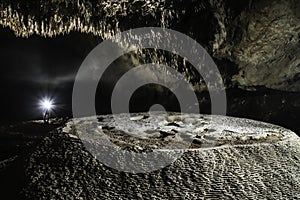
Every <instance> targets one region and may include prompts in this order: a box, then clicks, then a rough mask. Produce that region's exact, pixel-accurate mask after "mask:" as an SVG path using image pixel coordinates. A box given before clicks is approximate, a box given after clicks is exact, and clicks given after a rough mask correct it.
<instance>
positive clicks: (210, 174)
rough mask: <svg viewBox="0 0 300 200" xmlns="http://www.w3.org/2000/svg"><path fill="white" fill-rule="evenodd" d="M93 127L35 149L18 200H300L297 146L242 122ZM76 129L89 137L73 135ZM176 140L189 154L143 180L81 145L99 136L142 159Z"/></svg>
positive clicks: (122, 121)
mask: <svg viewBox="0 0 300 200" xmlns="http://www.w3.org/2000/svg"><path fill="white" fill-rule="evenodd" d="M93 119H97V118H82V119H74V120H72V121H69V122H68V123H67V124H66V126H64V127H62V128H59V129H58V130H57V131H56V132H53V133H52V134H51V136H49V137H47V138H45V139H44V141H43V142H42V143H41V144H40V145H39V147H38V148H37V149H36V150H35V152H34V153H33V154H32V155H31V157H30V159H28V162H27V168H26V177H27V179H28V186H27V187H26V188H25V189H24V191H23V194H24V195H25V196H26V197H27V198H28V199H31V198H33V197H35V198H45V199H65V198H70V199H82V198H83V199H107V198H110V199H266V198H267V199H299V198H300V196H299V190H300V188H299V185H300V179H299V173H300V148H299V147H300V139H299V137H298V136H297V135H295V134H294V133H293V132H291V131H289V130H287V129H284V128H281V127H279V126H275V125H271V124H267V123H263V122H258V121H253V120H248V119H238V118H232V117H226V116H212V118H211V117H210V116H206V115H197V114H185V115H183V116H182V117H180V116H179V115H178V113H165V114H163V113H152V114H150V115H149V114H147V113H140V114H136V115H134V116H131V118H130V117H128V116H126V115H124V114H120V115H116V116H115V118H113V117H112V116H111V115H107V116H99V117H98V119H97V120H96V122H95V121H94V120H93ZM211 119H213V120H212V121H211ZM215 122H217V123H218V126H216V124H214V123H215ZM75 127H77V129H76V128H75ZM81 127H94V129H92V130H88V129H86V132H85V133H81V134H78V132H77V131H76V130H82V129H81ZM182 132H184V133H187V134H188V135H190V136H191V137H193V138H194V140H193V142H192V144H191V146H190V148H188V149H182V150H183V151H184V154H183V155H182V157H180V158H179V159H177V160H176V161H175V162H173V163H172V164H170V165H168V166H166V167H164V168H161V169H158V170H156V171H152V172H149V173H138V174H135V173H128V172H122V171H118V170H116V169H113V168H110V167H108V166H106V165H104V164H103V163H101V162H100V161H99V160H97V159H96V157H95V154H93V153H91V152H89V151H88V150H87V148H85V146H84V145H83V144H86V142H88V143H93V139H92V138H94V139H95V138H96V135H98V136H99V135H101V134H102V133H104V134H105V135H106V136H107V137H109V138H110V141H111V142H112V143H114V144H115V145H118V146H119V147H120V148H119V151H121V150H124V149H127V150H128V151H132V152H139V153H143V152H148V151H153V150H155V149H162V148H164V146H165V145H166V143H168V142H169V141H174V140H176V141H180V140H182V138H180V133H182ZM86 134H91V135H92V136H89V137H84V135H86ZM94 134H96V135H94ZM80 135H81V139H82V141H81V140H80V139H79V138H80ZM95 141H97V140H95ZM93 145H97V144H96V143H95V142H94V143H93ZM98 145H99V143H98ZM102 145H105V144H102ZM116 150H117V149H116ZM164 151H165V152H166V154H168V153H171V152H172V151H175V150H168V149H164ZM114 153H116V152H113V151H112V152H111V154H114ZM119 162H124V161H122V159H120V160H119Z"/></svg>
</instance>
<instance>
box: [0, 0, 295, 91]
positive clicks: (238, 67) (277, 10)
mask: <svg viewBox="0 0 300 200" xmlns="http://www.w3.org/2000/svg"><path fill="white" fill-rule="evenodd" d="M299 10H300V2H299V1H297V0H276V1H273V0H261V1H256V0H246V1H243V2H240V1H235V0H227V1H225V0H221V1H215V0H205V1H198V0H191V1H172V0H166V1H162V0H150V1H144V0H129V1H128V0H122V1H119V0H116V1H106V0H101V1H93V0H77V1H73V0H67V1H60V0H51V1H41V0H34V1H13V2H12V1H6V0H5V1H1V3H0V24H1V25H3V26H5V27H9V28H11V29H12V30H13V31H14V32H15V34H16V35H17V36H21V37H29V36H31V35H33V34H37V35H41V36H45V37H54V36H56V35H60V34H68V33H70V32H71V31H79V32H84V33H92V34H94V35H97V36H100V37H101V38H102V39H106V38H109V37H110V36H112V35H114V34H116V33H118V32H120V31H124V30H128V29H130V28H136V27H144V26H159V27H165V28H170V29H174V30H178V31H180V32H183V33H185V34H187V35H189V36H190V37H192V38H194V39H196V40H197V41H198V42H200V43H201V44H202V45H203V46H204V47H205V48H206V49H207V51H208V52H209V53H210V54H211V55H213V57H214V59H215V60H216V61H217V62H218V66H219V67H220V71H221V73H222V75H223V76H224V79H225V80H226V82H227V85H226V86H227V87H229V88H230V87H232V86H238V87H240V88H243V89H250V90H253V89H255V88H256V87H260V86H263V87H266V88H271V89H278V90H284V91H300V81H299V74H300V67H299V66H300V51H299V46H300V33H299V30H300V15H299V12H298V11H299ZM200 88H201V87H200Z"/></svg>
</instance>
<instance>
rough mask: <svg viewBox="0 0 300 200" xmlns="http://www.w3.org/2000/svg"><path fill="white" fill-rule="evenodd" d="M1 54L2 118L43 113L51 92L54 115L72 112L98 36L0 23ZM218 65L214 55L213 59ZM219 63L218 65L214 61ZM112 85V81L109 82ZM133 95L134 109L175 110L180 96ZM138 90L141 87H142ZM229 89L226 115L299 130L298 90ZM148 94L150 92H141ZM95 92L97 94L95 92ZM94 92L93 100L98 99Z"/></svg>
mask: <svg viewBox="0 0 300 200" xmlns="http://www.w3.org/2000/svg"><path fill="white" fill-rule="evenodd" d="M0 41H1V45H0V55H1V68H0V70H1V73H0V81H1V100H0V103H1V115H0V120H1V123H12V122H16V121H22V120H31V119H41V118H42V111H41V110H40V108H39V101H40V100H41V99H42V98H43V97H53V99H54V101H55V104H56V108H55V110H54V112H53V113H52V116H54V117H65V116H68V117H71V116H72V111H71V107H72V87H73V83H74V78H75V75H76V72H77V70H78V69H79V67H80V65H81V63H82V61H83V60H84V58H85V57H86V56H87V55H88V53H89V52H90V51H91V50H92V49H93V48H94V47H95V46H96V45H97V44H98V43H100V42H101V39H100V38H99V37H95V36H93V35H89V34H83V33H78V32H72V33H70V34H68V35H64V36H56V37H54V38H44V37H41V36H36V35H33V36H30V37H29V38H21V37H16V36H15V35H14V33H13V32H12V31H11V30H10V29H7V28H0ZM216 63H217V65H218V61H217V60H216ZM218 66H219V65H218ZM108 87H110V89H112V86H108ZM148 90H149V88H146V89H145V90H144V92H142V93H141V94H138V92H139V91H137V93H136V94H135V95H134V97H133V100H132V101H131V105H130V110H131V111H132V112H137V111H146V110H147V109H149V107H151V105H152V104H157V103H159V104H163V105H164V106H165V108H166V109H168V110H173V111H176V110H178V102H177V101H176V99H174V96H172V95H171V94H170V91H167V90H165V94H160V95H157V94H156V93H155V91H152V93H151V91H148ZM141 91H142V90H141ZM226 92H227V101H228V106H227V115H230V116H236V117H246V118H251V119H256V120H261V121H265V122H270V123H274V124H278V125H281V126H284V127H286V128H289V129H291V130H293V131H295V132H296V133H297V134H299V133H300V126H299V124H298V123H299V119H300V114H299V113H300V101H299V100H300V94H299V93H296V92H284V91H278V90H271V89H267V88H264V87H260V88H256V91H246V90H242V89H238V88H235V87H231V88H229V89H227V90H226ZM144 94H147V95H148V96H144ZM97 95H98V94H97ZM101 95H102V96H103V95H104V97H105V99H104V100H102V102H101V104H97V102H96V108H97V113H98V114H105V113H109V112H110V109H109V106H110V101H109V98H110V96H109V93H107V94H100V97H99V95H98V97H97V98H98V99H99V98H101ZM197 96H198V99H199V102H200V110H201V112H202V113H209V112H210V100H209V94H208V93H207V92H201V93H200V92H199V93H197ZM97 98H96V100H97Z"/></svg>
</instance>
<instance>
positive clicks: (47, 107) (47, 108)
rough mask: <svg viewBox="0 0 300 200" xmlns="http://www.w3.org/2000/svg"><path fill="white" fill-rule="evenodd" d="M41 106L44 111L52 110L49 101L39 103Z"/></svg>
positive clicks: (51, 103)
mask: <svg viewBox="0 0 300 200" xmlns="http://www.w3.org/2000/svg"><path fill="white" fill-rule="evenodd" d="M41 106H42V108H43V109H45V110H51V109H52V108H53V102H52V101H51V100H49V99H44V100H42V102H41Z"/></svg>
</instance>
